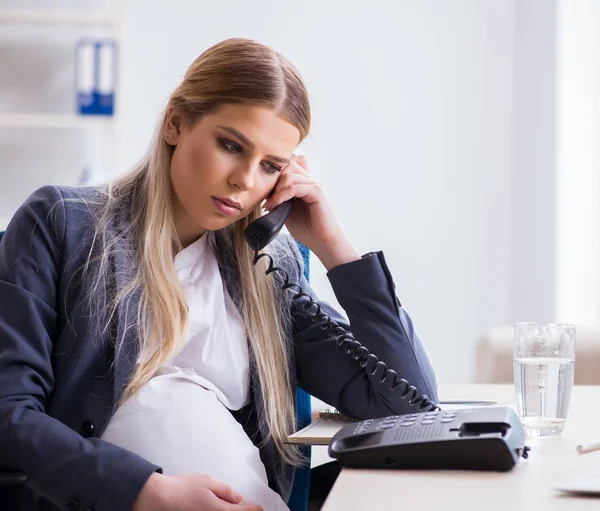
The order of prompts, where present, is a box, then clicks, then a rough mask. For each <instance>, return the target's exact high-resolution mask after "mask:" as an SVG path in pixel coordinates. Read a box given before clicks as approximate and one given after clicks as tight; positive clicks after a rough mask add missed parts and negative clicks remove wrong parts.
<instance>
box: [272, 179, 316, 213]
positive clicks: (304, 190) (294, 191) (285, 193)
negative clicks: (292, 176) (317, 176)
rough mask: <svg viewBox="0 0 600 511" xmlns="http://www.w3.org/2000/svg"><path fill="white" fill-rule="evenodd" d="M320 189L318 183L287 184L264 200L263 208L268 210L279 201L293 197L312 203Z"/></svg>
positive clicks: (274, 206)
mask: <svg viewBox="0 0 600 511" xmlns="http://www.w3.org/2000/svg"><path fill="white" fill-rule="evenodd" d="M321 191H322V190H321V187H320V186H319V185H318V183H309V184H295V185H291V186H287V187H286V188H283V189H282V190H280V191H278V192H277V193H276V194H275V195H273V196H272V197H271V198H270V199H269V200H268V201H267V202H265V205H264V208H265V209H266V210H269V211H270V210H272V209H275V208H276V207H277V206H279V205H280V204H281V203H283V202H285V201H287V200H290V199H293V198H298V199H302V200H303V201H304V202H306V203H308V204H312V203H313V202H316V201H317V200H318V194H319V193H320V192H321Z"/></svg>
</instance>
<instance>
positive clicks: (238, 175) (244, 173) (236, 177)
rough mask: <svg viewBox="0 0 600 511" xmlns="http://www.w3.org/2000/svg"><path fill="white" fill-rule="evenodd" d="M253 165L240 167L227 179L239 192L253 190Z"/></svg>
mask: <svg viewBox="0 0 600 511" xmlns="http://www.w3.org/2000/svg"><path fill="white" fill-rule="evenodd" d="M254 174H255V167H254V165H243V166H242V165H240V166H239V167H237V168H236V169H235V170H234V172H233V173H232V174H231V177H230V178H229V182H230V183H231V184H232V185H234V186H237V187H238V188H240V189H241V190H251V189H252V188H254Z"/></svg>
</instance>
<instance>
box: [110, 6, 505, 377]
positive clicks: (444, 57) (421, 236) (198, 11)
mask: <svg viewBox="0 0 600 511" xmlns="http://www.w3.org/2000/svg"><path fill="white" fill-rule="evenodd" d="M514 9H515V8H514V3H513V2H480V1H478V0H466V1H465V0H463V1H454V2H435V1H431V0H429V1H423V2H409V1H400V2H389V1H384V0H375V1H374V2H369V3H368V4H365V3H364V2H356V1H355V2H344V3H341V2H317V1H316V0H310V1H307V2H303V3H301V4H297V3H287V2H267V1H264V0H260V1H257V2H252V3H248V2H233V3H230V4H228V7H227V9H225V8H223V7H222V6H221V5H220V4H218V3H213V4H211V3H206V2H202V3H196V2H189V1H184V0H173V1H171V2H169V3H162V2H161V3H159V2H153V3H149V2H145V1H142V0H129V2H128V4H127V8H126V15H125V30H124V35H125V39H124V42H123V59H124V61H123V68H124V74H123V77H122V78H123V79H122V95H121V102H120V107H121V112H122V123H121V129H122V142H123V145H122V162H123V163H124V164H130V163H131V162H132V161H134V158H133V155H136V157H137V156H139V155H141V154H142V152H143V150H144V149H145V147H146V145H147V142H148V140H149V137H150V135H151V132H152V130H153V128H154V123H155V120H156V118H157V115H158V112H159V110H160V108H161V107H162V105H163V103H164V101H165V100H166V98H167V96H168V94H169V93H170V91H171V90H172V88H173V87H175V86H176V84H177V83H178V82H179V80H180V78H181V76H182V74H183V73H184V71H185V69H186V67H187V66H188V65H189V64H190V63H191V62H192V60H193V59H194V58H195V57H197V56H198V54H199V53H200V52H201V51H202V50H204V49H205V48H207V47H208V46H210V45H211V44H214V43H215V42H217V41H219V40H221V39H224V38H226V37H230V36H244V37H251V38H256V39H259V40H261V41H263V42H265V43H268V44H271V45H273V46H274V47H276V48H277V49H278V50H280V51H281V52H282V53H283V54H285V55H286V56H287V57H288V58H289V59H290V60H291V61H292V62H294V63H295V64H296V66H297V67H298V68H299V70H300V72H301V73H302V74H303V76H304V78H305V80H306V82H307V85H308V88H309V91H310V94H311V100H312V106H313V112H314V125H313V131H312V135H311V137H310V140H308V142H307V144H306V145H305V148H304V149H305V152H306V154H307V155H308V156H309V160H310V162H311V164H312V167H313V172H314V174H315V175H316V176H317V177H318V179H319V180H320V181H321V182H322V183H323V184H324V186H325V189H326V191H327V193H328V196H329V198H330V200H331V201H332V202H333V205H334V207H335V210H336V211H337V213H338V215H339V218H340V219H341V221H342V223H343V225H344V226H345V229H346V231H347V233H348V236H349V237H350V239H351V240H352V241H353V242H354V244H355V246H356V248H357V249H358V250H359V251H360V252H361V253H363V252H367V251H371V250H383V251H384V252H385V255H386V258H387V261H388V264H389V266H390V268H391V271H392V273H393V275H394V277H395V280H396V283H397V288H398V295H399V297H400V299H401V301H402V303H403V305H404V306H405V308H406V309H407V310H408V311H409V313H410V314H411V315H412V317H413V319H414V321H415V324H416V326H417V331H418V332H419V334H420V336H421V338H422V340H423V342H424V343H425V345H426V346H427V348H428V351H429V353H430V356H431V358H432V361H433V363H434V365H435V367H436V369H437V371H438V374H439V377H440V379H442V380H458V381H465V380H468V379H469V378H470V375H471V374H472V359H471V357H472V349H473V346H474V342H475V339H476V338H477V336H478V335H479V334H480V333H482V332H483V331H485V330H486V329H487V328H488V327H489V326H490V325H493V324H498V323H503V322H505V321H508V320H509V319H510V317H509V316H510V314H509V311H510V304H509V302H510V293H511V291H510V284H509V283H510V277H511V267H510V244H511V213H510V207H511V178H512V176H511V170H510V169H511V135H510V133H511V127H512V120H511V112H512V101H513V96H512V94H513V93H512V89H513V71H514V57H513V54H514V53H513V44H514V33H513V31H514V16H515V12H514ZM313 282H314V286H315V288H316V290H317V291H318V292H319V293H320V295H321V296H322V297H324V298H326V299H330V300H331V301H334V300H333V296H332V293H331V290H330V288H329V285H328V281H327V279H326V276H325V275H324V271H323V268H322V267H319V266H318V262H317V261H315V266H314V271H313ZM334 302H335V301H334Z"/></svg>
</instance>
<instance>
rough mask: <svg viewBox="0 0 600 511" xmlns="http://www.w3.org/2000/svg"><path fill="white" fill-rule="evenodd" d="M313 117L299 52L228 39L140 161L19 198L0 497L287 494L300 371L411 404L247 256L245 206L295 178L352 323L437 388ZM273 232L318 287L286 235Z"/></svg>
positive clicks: (305, 222)
mask: <svg viewBox="0 0 600 511" xmlns="http://www.w3.org/2000/svg"><path fill="white" fill-rule="evenodd" d="M309 125H310V110H309V103H308V98H307V93H306V90H305V87H304V85H303V83H302V80H301V78H300V76H299V75H298V73H297V71H296V70H295V69H294V67H293V66H292V65H291V64H290V63H289V62H288V61H287V60H285V59H284V58H283V57H282V56H281V55H279V54H278V53H276V52H275V51H273V50H272V49H271V48H269V47H266V46H264V45H261V44H259V43H257V42H254V41H250V40H243V39H231V40H227V41H224V42H222V43H220V44H217V45H215V46H214V47H212V48H210V49H209V50H207V51H206V52H205V53H203V54H202V55H201V56H200V57H199V58H198V59H197V60H196V61H195V62H194V63H193V64H192V65H191V67H190V68H189V69H188V71H187V73H186V75H185V77H184V79H183V81H182V83H181V84H180V85H179V87H177V89H176V90H175V91H174V92H173V94H172V95H171V97H170V99H169V101H168V104H167V106H166V108H165V111H164V115H163V116H162V117H161V119H160V122H159V125H158V129H157V133H156V136H155V138H154V140H153V142H152V145H151V147H150V149H149V152H148V154H147V156H146V157H145V158H144V159H143V161H141V162H140V164H139V165H138V166H137V167H136V168H134V169H133V171H131V172H130V173H128V174H127V175H125V176H124V177H121V178H120V179H118V180H117V181H116V182H114V183H112V185H110V186H106V187H91V188H67V187H62V188H57V187H51V186H48V187H43V188H41V189H40V190H37V191H36V192H35V193H33V194H32V195H31V196H30V197H29V198H28V199H27V201H26V202H25V203H24V204H23V205H22V207H21V208H20V209H19V210H18V212H17V213H16V214H15V216H14V217H13V219H12V221H11V223H10V225H9V227H8V229H7V231H6V233H5V236H4V238H3V240H2V242H0V303H2V309H1V310H0V469H3V470H5V471H8V470H13V471H22V472H25V473H27V475H28V481H27V482H26V483H25V484H18V485H11V486H7V487H4V488H1V489H0V502H13V503H14V505H13V508H14V509H23V510H25V509H27V510H56V509H69V510H71V509H94V510H95V511H104V510H107V511H109V510H110V511H117V510H129V509H132V508H133V509H135V510H136V511H137V510H142V511H144V510H147V511H150V510H175V509H177V510H192V509H194V510H196V509H203V510H204V509H207V510H217V509H240V510H242V509H247V510H255V509H261V508H264V509H268V510H271V509H286V506H285V503H286V502H287V499H288V497H289V494H290V489H291V484H292V480H293V473H294V466H295V465H297V464H298V463H300V462H301V461H302V460H301V457H300V455H299V453H298V451H297V450H296V448H295V447H294V446H293V445H291V444H287V443H286V442H285V440H286V437H287V435H288V434H289V433H290V432H292V431H293V430H294V426H295V424H294V417H295V410H294V389H295V388H296V386H297V385H300V386H301V387H303V388H304V389H306V390H307V391H308V392H309V393H311V394H312V395H314V396H316V397H318V398H320V399H322V400H323V401H325V402H327V403H329V404H330V405H332V406H335V407H337V408H338V409H340V410H341V411H342V412H344V413H347V414H350V415H353V416H355V417H358V418H368V417H375V416H383V415H391V414H395V413H408V412H409V411H415V408H414V407H411V406H410V405H409V403H408V400H407V399H403V398H402V395H401V394H402V392H400V391H399V390H396V391H392V390H390V388H389V387H390V381H389V379H388V380H387V381H385V382H382V381H381V373H380V372H379V373H377V374H376V375H375V376H373V375H371V374H370V373H368V372H367V371H365V369H363V368H361V367H360V366H359V364H358V363H357V362H356V361H355V360H353V359H352V358H351V357H349V356H348V355H347V354H345V353H344V350H341V349H340V350H335V349H334V348H335V341H333V340H331V332H328V331H326V330H325V329H323V328H322V323H315V322H313V321H312V319H311V318H310V317H309V316H307V314H306V313H305V312H303V308H302V303H301V302H302V300H300V301H297V300H296V301H293V300H292V294H293V293H290V292H286V291H283V290H282V288H281V286H282V283H283V281H282V278H281V277H280V276H279V274H278V273H274V274H270V275H266V274H265V269H266V266H265V265H264V264H263V263H264V259H263V260H261V261H259V263H258V265H257V266H256V267H255V266H254V265H253V261H252V259H253V255H254V254H253V252H252V251H251V249H250V247H249V246H248V245H247V243H246V242H245V241H244V239H243V232H244V229H245V227H246V226H247V225H248V224H249V223H250V222H251V221H253V220H255V219H256V218H258V217H259V216H261V215H262V214H263V209H265V210H271V209H273V208H275V207H276V206H277V205H279V204H281V203H282V202H283V201H286V200H288V199H292V198H293V199H295V200H294V206H293V209H292V212H291V214H290V216H289V218H288V220H287V222H286V226H287V228H288V230H289V231H290V234H291V235H292V236H293V238H295V239H296V240H299V241H300V242H302V243H303V244H305V245H306V246H307V247H308V248H310V249H311V250H312V251H313V252H314V254H315V255H316V256H317V257H318V258H319V259H320V260H321V262H322V263H323V264H324V266H325V267H326V269H327V270H328V278H329V280H330V282H331V284H332V287H333V290H334V292H335V293H336V296H337V298H338V299H339V301H340V304H341V305H342V307H343V308H344V309H345V311H346V313H347V315H348V317H349V320H350V323H351V324H352V333H353V334H354V336H355V337H356V338H357V339H358V340H360V341H361V342H362V343H363V344H364V345H365V346H366V347H368V349H369V350H370V351H371V352H372V353H375V354H377V356H378V357H379V359H380V360H382V361H384V362H385V363H386V364H387V365H388V367H390V368H393V369H394V370H395V371H396V372H397V373H398V374H399V375H400V376H401V377H403V378H405V379H407V380H408V381H409V382H410V383H411V384H412V385H414V386H415V387H416V388H417V389H418V392H419V394H427V395H428V396H429V397H430V398H431V399H433V400H436V399H437V397H436V382H435V378H434V375H433V371H432V369H431V366H430V364H429V361H428V359H427V356H426V354H425V352H424V349H423V347H422V345H421V343H420V341H419V339H418V337H417V335H416V334H415V332H414V330H413V328H412V324H411V321H410V318H409V316H408V315H407V314H406V312H405V311H404V310H403V309H402V308H401V307H400V303H399V301H398V299H397V297H396V295H395V291H394V288H395V286H394V283H393V280H392V278H391V275H390V273H389V270H388V268H387V266H386V264H385V259H384V257H383V254H382V253H381V252H375V253H370V254H367V255H364V256H362V257H361V256H359V255H358V254H357V253H356V252H355V251H354V249H353V248H352V244H351V243H350V242H349V240H348V239H347V237H346V236H345V234H344V232H343V230H342V228H341V227H340V225H339V224H338V222H337V221H336V219H335V216H334V214H333V212H332V210H331V206H330V205H329V203H328V201H327V198H326V197H325V195H324V192H323V190H322V188H321V186H320V185H319V183H317V182H316V181H315V180H314V179H313V178H312V177H311V174H310V172H309V169H308V166H307V162H306V160H305V159H304V158H302V157H299V156H295V155H294V154H293V151H294V149H295V148H296V147H297V145H298V144H299V143H300V142H301V141H302V140H303V139H304V138H305V137H306V136H307V134H308V131H309ZM340 178H342V176H340ZM265 200H266V202H265ZM266 251H267V252H269V253H270V254H271V255H272V257H273V258H274V260H275V263H276V264H277V265H278V266H280V267H282V268H283V269H285V270H286V271H287V273H288V274H289V275H290V278H291V280H292V281H294V282H300V284H301V286H302V287H303V288H304V290H305V291H308V292H309V293H310V294H311V295H313V296H314V293H313V292H312V290H311V289H310V287H309V285H308V283H307V282H306V280H304V278H303V276H302V259H301V257H300V254H299V252H298V250H297V248H296V244H295V241H294V240H292V239H291V238H290V236H284V235H280V236H277V238H276V239H275V240H274V241H273V242H272V243H271V244H270V245H269V246H268V247H267V250H266ZM315 299H316V298H315ZM319 303H320V305H321V307H322V310H323V311H325V312H326V313H327V314H329V316H330V317H332V318H333V319H334V320H336V321H337V322H338V324H339V325H340V326H341V327H343V328H344V329H345V330H346V331H347V332H350V323H349V322H348V321H346V320H345V319H344V318H343V317H342V316H341V315H340V314H339V313H338V312H336V311H335V310H334V309H332V308H331V307H330V306H329V305H328V304H327V303H324V302H319Z"/></svg>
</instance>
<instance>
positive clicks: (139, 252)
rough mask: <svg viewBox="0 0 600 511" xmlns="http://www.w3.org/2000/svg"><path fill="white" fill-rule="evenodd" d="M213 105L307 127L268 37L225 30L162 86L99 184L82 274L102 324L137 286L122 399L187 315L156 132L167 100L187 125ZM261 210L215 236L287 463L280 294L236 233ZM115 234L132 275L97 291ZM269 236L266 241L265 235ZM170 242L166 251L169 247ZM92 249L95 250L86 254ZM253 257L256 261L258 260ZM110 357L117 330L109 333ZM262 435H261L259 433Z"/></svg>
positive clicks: (164, 357)
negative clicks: (145, 126) (110, 178)
mask: <svg viewBox="0 0 600 511" xmlns="http://www.w3.org/2000/svg"><path fill="white" fill-rule="evenodd" d="M223 104H257V105H266V106H269V107H271V108H273V109H274V110H275V111H276V112H277V113H278V114H279V115H281V116H282V117H283V118H284V119H286V120H287V121H288V122H290V123H291V124H293V125H294V126H295V127H296V128H297V129H298V130H299V131H300V135H301V139H304V138H305V137H306V136H307V134H308V131H309V128H310V108H309V103H308V96H307V92H306V89H305V86H304V84H303V82H302V79H301V78H300V76H299V74H298V72H297V71H296V70H295V69H294V67H293V66H292V65H291V64H290V63H289V62H288V61H287V60H286V59H285V58H283V57H282V56H281V55H280V54H278V53H277V52H276V51H274V50H273V49H271V48H270V47H268V46H265V45H263V44H260V43H257V42H255V41H252V40H247V39H228V40H226V41H223V42H221V43H219V44H216V45H215V46H213V47H211V48H209V49H208V50H207V51H205V52H204V53H203V54H202V55H200V56H199V57H198V58H197V59H196V60H195V61H194V62H193V63H192V65H191V66H190V67H189V69H188V70H187V72H186V74H185V76H184V78H183V80H182V82H181V84H180V85H179V86H178V87H177V88H176V90H175V91H174V92H173V93H172V94H171V96H170V98H169V100H168V103H167V105H166V107H165V109H164V112H163V114H162V115H161V119H160V121H159V124H158V127H157V130H156V133H155V135H154V138H153V140H152V143H151V145H150V148H149V150H148V152H147V154H146V156H145V157H144V158H143V159H142V160H141V161H140V162H139V163H138V164H137V166H136V167H135V168H133V169H132V170H131V171H130V172H129V173H127V174H126V175H124V176H123V177H121V178H119V179H118V180H116V181H115V182H113V183H111V184H109V185H107V187H106V188H104V189H102V190H101V194H102V197H101V200H100V201H97V203H98V204H101V207H100V208H99V209H98V213H97V215H96V220H95V221H96V229H95V233H94V238H93V242H92V248H91V249H90V255H89V258H88V261H87V265H86V267H85V268H84V275H89V274H90V271H89V268H90V265H91V264H92V262H94V263H95V264H96V266H95V271H94V272H93V279H92V280H93V283H92V285H91V290H92V291H91V293H90V301H91V303H96V304H100V303H102V300H98V296H99V295H100V294H101V293H104V295H103V296H108V297H109V299H110V302H109V303H108V304H107V305H108V307H107V308H108V311H109V313H108V316H105V317H107V318H108V319H107V321H106V323H105V328H109V324H108V323H109V322H110V320H111V318H113V317H114V315H115V314H116V313H117V310H118V308H119V307H123V306H127V305H128V304H129V300H130V298H131V296H132V294H133V293H134V292H135V291H136V290H137V291H138V292H139V293H140V300H139V303H138V305H137V311H134V313H133V314H131V315H130V314H127V317H132V318H133V320H132V321H131V324H127V325H125V326H124V327H123V328H122V329H121V331H122V332H126V331H127V330H128V329H129V328H135V329H136V333H137V339H138V342H139V353H140V360H143V362H142V363H140V364H138V365H137V366H136V369H135V371H134V373H133V374H132V376H131V378H130V380H129V382H128V384H127V386H126V388H125V390H124V392H123V395H122V400H124V399H127V398H128V397H130V396H131V395H132V394H134V393H135V392H136V391H137V390H138V389H139V388H140V387H141V386H142V385H144V383H145V382H147V381H148V380H149V379H150V378H151V377H152V375H153V374H154V373H155V372H156V371H157V369H158V368H159V367H160V366H161V365H163V364H165V363H166V362H167V361H168V360H169V359H171V357H173V356H174V355H175V354H176V353H177V351H178V350H179V349H180V348H181V347H182V342H183V336H184V332H185V330H186V325H187V321H188V308H187V304H186V300H185V296H184V292H183V288H182V286H181V284H180V282H179V279H178V277H177V274H176V272H175V266H174V253H175V251H177V250H179V249H181V248H182V247H181V245H180V242H179V240H178V237H177V235H176V231H175V227H174V222H173V217H172V213H171V200H172V190H171V185H170V179H169V166H170V160H171V155H172V150H173V149H172V147H171V146H169V145H168V144H167V143H166V142H165V141H164V133H163V129H164V125H165V121H166V115H167V112H168V111H169V109H171V108H173V107H177V108H179V109H180V110H181V111H182V112H183V113H184V115H185V116H186V117H187V119H186V121H187V122H189V123H190V124H192V123H194V122H196V121H198V120H199V119H200V118H201V117H202V116H204V115H207V114H210V113H211V112H214V111H215V110H216V109H217V108H219V106H221V105H223ZM124 210H125V211H126V212H127V215H128V227H127V230H126V232H121V233H115V232H114V229H111V224H112V222H113V221H114V218H115V215H117V214H119V213H120V212H121V213H122V212H123V211H124ZM260 215H261V210H260V207H257V208H256V210H255V211H253V212H252V213H251V214H250V215H248V216H247V217H246V218H244V219H241V220H239V221H238V222H236V223H235V224H233V225H230V226H228V227H227V228H225V229H223V230H221V231H218V232H217V233H215V235H218V236H219V239H220V240H221V241H223V242H225V244H226V247H227V248H228V249H229V250H230V251H231V252H232V253H233V254H234V255H235V260H236V264H237V268H238V270H239V277H240V280H239V288H240V294H241V309H242V311H241V312H242V316H243V319H244V322H245V325H246V331H247V335H248V338H249V343H250V351H251V354H252V358H253V363H254V364H255V367H256V370H257V374H258V381H259V384H260V388H261V391H262V392H261V393H262V396H263V403H262V408H263V411H264V413H262V414H260V413H259V414H258V415H259V417H262V419H263V420H264V421H266V425H267V426H268V430H269V431H270V434H271V436H272V438H273V441H274V443H275V445H276V447H277V450H278V451H279V453H280V454H281V456H282V458H283V460H284V461H285V462H287V463H293V464H296V463H298V462H299V461H300V460H301V456H300V454H299V452H298V450H297V449H296V448H295V447H293V446H292V445H290V444H286V443H285V440H286V438H287V435H288V434H289V433H290V431H291V430H292V429H293V428H294V426H295V410H294V392H293V389H292V388H291V382H290V374H289V364H288V360H289V350H290V346H289V345H288V344H289V341H288V340H287V334H286V330H287V328H288V327H289V323H287V322H288V321H289V320H288V319H286V316H288V315H289V311H287V313H286V300H285V297H284V296H283V293H282V292H281V290H279V289H276V286H275V284H276V283H275V282H274V279H273V277H272V276H266V275H265V274H264V269H265V267H264V266H263V265H261V264H260V263H262V262H263V261H261V262H260V263H259V264H258V265H257V267H254V266H253V265H252V256H253V253H252V251H251V249H250V248H249V246H248V245H247V243H246V242H245V241H244V239H243V231H244V229H245V227H246V226H247V225H248V224H249V223H250V222H251V221H252V220H254V219H256V218H258V217H259V216H260ZM123 238H127V239H129V240H130V245H131V249H130V250H131V257H130V261H131V265H132V268H133V271H132V275H131V277H130V278H129V280H128V282H127V285H126V286H125V287H122V288H120V289H109V293H106V292H105V291H103V290H106V285H107V284H106V283H107V282H109V280H110V279H109V278H107V277H108V276H109V274H110V258H111V255H112V254H114V253H115V251H117V250H119V246H120V243H121V242H122V240H123ZM272 245H273V244H272ZM174 247H175V251H174ZM94 254H96V256H94ZM261 266H262V268H261ZM115 342H116V352H117V354H116V356H115V358H116V357H117V356H118V353H119V350H120V349H121V348H122V344H123V336H121V338H120V339H116V340H115ZM264 440H265V441H266V440H267V439H264Z"/></svg>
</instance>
